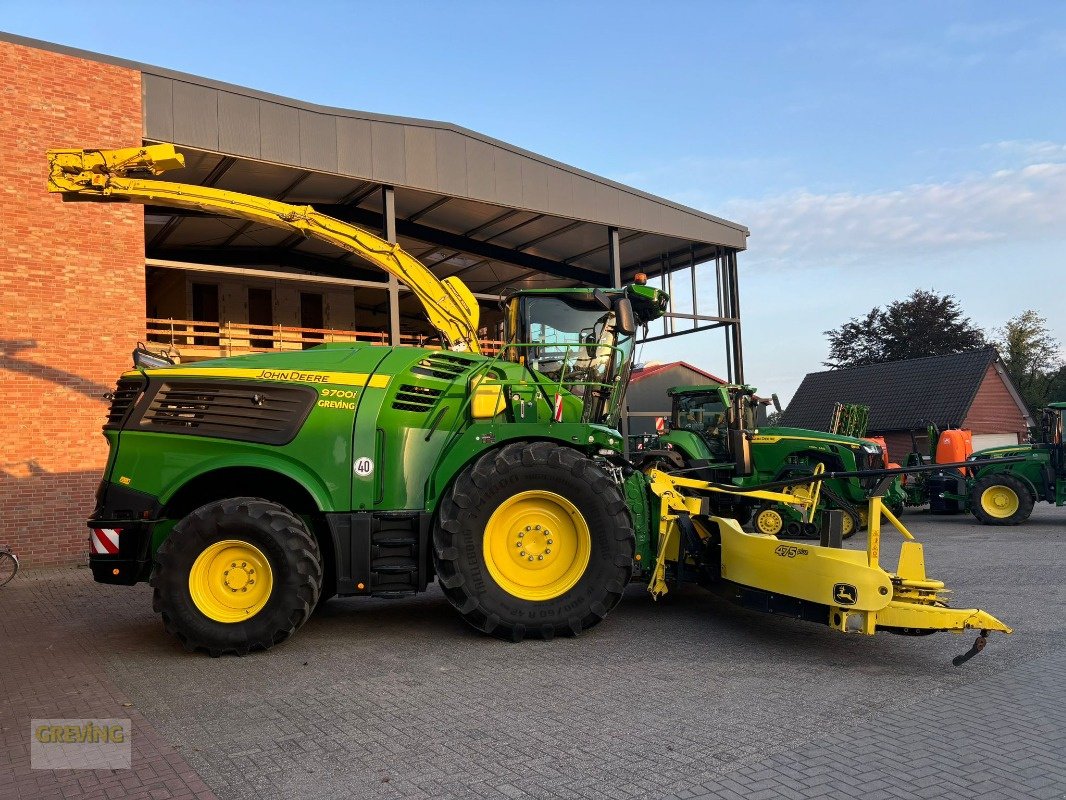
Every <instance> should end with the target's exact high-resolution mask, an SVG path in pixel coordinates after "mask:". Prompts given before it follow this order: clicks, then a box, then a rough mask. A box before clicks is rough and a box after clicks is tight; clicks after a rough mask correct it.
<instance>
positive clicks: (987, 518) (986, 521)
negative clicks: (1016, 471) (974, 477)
mask: <svg viewBox="0 0 1066 800" xmlns="http://www.w3.org/2000/svg"><path fill="white" fill-rule="evenodd" d="M970 511H971V512H972V513H973V515H974V516H975V517H977V519H978V520H979V521H980V522H981V523H982V524H983V525H1019V524H1021V523H1023V522H1025V521H1026V520H1027V519H1029V515H1030V514H1032V513H1033V496H1032V495H1031V494H1030V493H1029V487H1028V486H1026V485H1025V483H1024V482H1022V481H1021V480H1019V479H1018V478H1016V477H1014V476H1013V475H1008V474H1000V475H996V474H993V475H985V476H984V477H983V478H980V479H979V480H978V481H977V482H976V483H974V485H973V489H972V490H971V491H970Z"/></svg>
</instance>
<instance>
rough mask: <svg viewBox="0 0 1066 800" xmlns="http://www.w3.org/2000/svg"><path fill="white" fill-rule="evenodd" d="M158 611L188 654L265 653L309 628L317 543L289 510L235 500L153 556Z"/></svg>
mask: <svg viewBox="0 0 1066 800" xmlns="http://www.w3.org/2000/svg"><path fill="white" fill-rule="evenodd" d="M150 582H151V584H152V586H153V587H154V588H155V594H154V597H153V600H152V605H153V607H154V608H155V610H156V611H158V612H160V613H161V614H162V615H163V624H164V625H165V626H166V629H167V630H168V631H169V632H170V633H173V634H174V635H175V636H177V637H178V638H179V639H180V640H181V642H182V644H184V645H185V647H186V649H188V650H203V651H205V652H207V653H210V654H211V655H212V656H220V655H222V654H223V653H234V654H236V655H239V656H243V655H245V654H247V653H248V652H249V651H251V650H266V649H267V648H269V647H272V646H273V645H275V644H278V643H279V642H282V641H284V640H285V639H288V638H289V637H290V636H291V635H292V634H293V633H294V632H295V631H296V629H297V628H299V627H300V626H301V625H303V623H304V622H305V621H306V620H307V617H308V616H309V615H310V614H311V610H312V609H313V608H314V607H315V603H316V602H318V597H319V593H320V592H321V589H322V561H321V557H320V556H319V551H318V543H317V542H316V541H315V539H314V537H313V536H312V535H311V534H310V533H309V532H308V530H307V528H306V527H305V526H304V524H303V522H301V521H300V519H299V518H298V517H296V516H294V515H293V514H291V513H290V512H289V511H288V509H286V508H284V507H283V506H280V505H277V504H276V503H271V502H269V501H267V500H260V499H257V498H252V497H235V498H232V499H229V500H221V501H218V502H215V503H209V504H208V505H206V506H202V507H200V508H198V509H196V510H195V511H193V512H192V513H191V514H189V515H188V516H187V517H185V518H184V519H182V520H181V521H180V522H179V523H178V524H177V525H175V526H174V530H173V532H171V534H170V536H168V537H167V539H166V541H164V542H163V544H162V545H161V546H160V548H159V550H158V551H157V552H156V556H155V569H154V570H153V571H152V578H151V581H150Z"/></svg>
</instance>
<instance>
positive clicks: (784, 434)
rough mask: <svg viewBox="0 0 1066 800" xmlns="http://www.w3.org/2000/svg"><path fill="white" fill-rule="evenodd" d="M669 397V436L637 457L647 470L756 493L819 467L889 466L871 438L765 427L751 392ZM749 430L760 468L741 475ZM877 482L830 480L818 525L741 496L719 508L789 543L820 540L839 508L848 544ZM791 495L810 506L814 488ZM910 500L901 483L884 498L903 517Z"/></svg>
mask: <svg viewBox="0 0 1066 800" xmlns="http://www.w3.org/2000/svg"><path fill="white" fill-rule="evenodd" d="M669 395H670V397H671V398H672V401H673V404H672V406H673V408H672V413H671V418H670V423H669V431H668V432H665V433H663V434H661V435H660V436H658V437H657V438H655V439H652V440H651V441H649V442H648V443H647V445H646V446H645V448H644V449H643V450H642V451H638V453H637V454H636V455H637V460H638V462H639V463H640V464H642V465H644V466H645V467H649V466H654V467H656V468H660V469H666V470H685V471H686V474H691V475H697V476H699V477H701V478H704V479H706V480H712V481H718V482H732V483H734V484H735V485H737V486H755V485H758V484H762V483H767V482H770V481H781V480H787V479H790V478H797V477H800V476H803V475H813V474H814V472H815V470H816V468H818V467H819V465H820V466H821V468H822V469H824V471H825V472H854V471H856V470H870V469H883V468H885V467H886V466H887V464H886V463H885V460H884V453H883V451H882V449H881V447H880V445H878V444H876V443H874V442H871V441H869V440H866V439H860V438H857V437H853V436H841V435H837V434H832V433H824V432H822V431H812V430H805V429H802V428H784V427H757V426H756V422H755V401H754V397H755V390H754V389H753V388H752V387H750V386H736V385H726V386H720V385H710V386H676V387H674V388H672V389H670V390H669ZM744 431H750V432H752V433H751V435H750V436H749V439H750V448H751V460H752V468H751V470H750V472H748V473H747V474H742V473H740V472H738V470H737V461H736V458H735V457H734V454H735V453H736V452H737V449H738V447H737V441H738V437H740V436H742V435H744V434H743V432H744ZM876 483H877V479H876V478H874V479H860V478H833V479H828V480H825V481H824V482H822V485H821V491H820V500H819V502H818V503H817V505H816V506H815V513H814V515H813V518H811V515H810V514H808V513H806V512H805V509H804V505H803V504H802V503H801V502H797V503H795V504H790V503H780V502H775V503H767V502H755V501H752V500H750V499H748V498H746V497H741V496H738V497H725V498H723V499H721V500H719V501H718V502H719V503H720V504H721V505H722V508H721V512H722V513H724V514H728V515H729V516H732V517H734V518H736V519H738V520H741V521H742V522H746V521H748V520H752V524H753V527H754V529H755V530H756V531H759V532H760V533H767V534H774V535H787V536H804V535H806V536H812V535H815V534H816V531H817V530H819V529H820V527H821V517H822V515H823V514H824V512H825V511H826V510H829V509H838V510H840V511H842V512H843V513H844V529H843V536H844V538H847V537H849V536H852V535H853V534H854V533H855V531H857V530H859V529H860V528H862V527H864V526H865V525H866V502H867V500H868V499H869V494H870V490H871V489H872V488H873V487H874V485H875V484H876ZM790 491H791V493H793V494H795V495H796V496H797V501H801V500H804V499H807V498H806V493H809V492H810V489H809V487H808V486H806V485H803V484H798V485H796V486H794V487H792V489H791V490H790ZM903 501H904V494H903V490H902V488H901V485H900V481H899V480H898V479H897V480H896V481H894V482H893V484H892V487H891V488H890V490H889V491H888V493H887V494H886V495H885V496H884V503H885V505H886V506H887V507H888V509H889V510H890V511H892V512H893V513H897V512H898V511H900V510H901V509H902V507H903Z"/></svg>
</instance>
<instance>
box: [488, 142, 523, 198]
mask: <svg viewBox="0 0 1066 800" xmlns="http://www.w3.org/2000/svg"><path fill="white" fill-rule="evenodd" d="M492 162H493V169H494V171H495V175H496V195H495V198H494V199H495V201H496V202H497V203H499V204H500V205H501V206H511V207H518V208H521V207H522V158H521V157H519V156H518V155H516V154H515V153H512V152H510V151H509V150H503V149H501V148H498V147H497V148H494V150H493V158H492Z"/></svg>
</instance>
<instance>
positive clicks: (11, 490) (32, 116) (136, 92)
mask: <svg viewBox="0 0 1066 800" xmlns="http://www.w3.org/2000/svg"><path fill="white" fill-rule="evenodd" d="M0 110H2V114H3V120H4V121H3V124H2V125H0V176H2V177H0V217H2V221H3V224H0V297H2V299H3V302H2V304H0V409H2V412H0V413H2V414H3V423H2V427H3V438H2V448H0V544H9V545H11V546H12V548H13V549H14V550H15V552H17V553H18V554H19V556H20V557H21V558H22V559H23V563H25V564H28V565H40V564H55V563H70V562H77V561H81V560H84V559H85V557H86V553H87V549H88V545H87V542H86V533H87V531H86V528H85V526H84V520H85V518H86V516H87V515H88V513H89V512H90V511H91V510H92V501H93V492H94V490H95V485H96V482H97V481H98V480H99V477H100V470H101V468H102V467H103V465H104V462H105V460H106V457H107V448H106V443H105V441H104V439H103V436H102V435H101V433H100V426H101V424H102V423H103V419H104V415H105V411H106V404H105V402H104V401H103V400H102V399H101V398H100V395H101V394H102V393H103V392H105V391H108V390H109V389H110V388H111V387H112V386H113V385H114V381H115V378H116V377H117V376H118V374H119V373H121V372H122V371H123V370H125V369H128V367H129V365H130V351H131V350H132V349H133V347H134V345H135V344H136V342H137V340H138V339H143V338H144V225H143V212H142V209H141V207H140V206H125V205H110V204H109V205H97V204H91V203H78V204H71V203H67V204H64V203H62V202H61V200H60V199H59V197H58V196H55V195H49V194H48V193H47V192H46V190H45V182H46V176H47V173H48V170H47V165H46V161H45V156H44V151H45V150H46V149H48V148H49V147H91V146H98V147H128V146H130V145H135V144H138V143H139V142H140V141H141V76H140V73H138V72H135V71H133V70H129V69H124V68H121V67H115V66H110V65H106V64H99V63H95V62H92V61H85V60H82V59H78V58H72V57H70V56H64V55H58V54H55V53H48V52H45V51H42V50H35V49H32V48H27V47H22V46H19V45H14V44H10V43H7V42H3V41H0Z"/></svg>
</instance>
